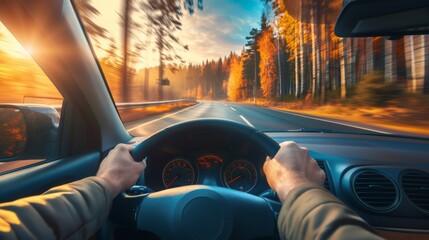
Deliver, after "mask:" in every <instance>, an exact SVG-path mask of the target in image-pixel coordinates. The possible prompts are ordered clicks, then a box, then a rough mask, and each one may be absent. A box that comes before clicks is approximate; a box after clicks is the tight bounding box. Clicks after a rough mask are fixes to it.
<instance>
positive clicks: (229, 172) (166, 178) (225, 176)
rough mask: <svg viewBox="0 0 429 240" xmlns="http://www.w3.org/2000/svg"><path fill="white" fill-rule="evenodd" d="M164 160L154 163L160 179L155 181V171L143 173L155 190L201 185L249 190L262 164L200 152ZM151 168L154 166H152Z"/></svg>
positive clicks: (258, 176) (256, 178)
mask: <svg viewBox="0 0 429 240" xmlns="http://www.w3.org/2000/svg"><path fill="white" fill-rule="evenodd" d="M163 159H164V160H161V162H164V163H163V164H157V165H158V166H157V168H158V169H159V171H158V172H162V173H161V174H160V175H161V176H159V177H160V178H161V181H159V180H158V181H156V180H155V179H159V178H157V176H156V174H155V173H154V172H152V173H149V174H148V175H147V176H145V178H146V184H147V185H148V186H150V187H152V188H153V189H154V190H162V189H167V188H175V187H180V186H186V185H193V184H202V185H209V186H210V185H211V186H221V187H226V188H231V189H235V190H238V191H241V192H252V190H254V188H255V186H257V184H258V180H259V178H260V175H261V173H262V164H258V163H255V162H254V161H252V159H247V158H244V157H237V156H235V157H228V156H227V157H225V156H223V155H222V154H213V153H203V154H199V155H196V156H194V157H193V158H192V157H191V158H190V157H189V156H188V157H177V158H170V159H168V160H165V158H163ZM158 162H159V161H158ZM154 168H156V167H152V169H154ZM158 175H159V174H158ZM159 182H162V184H160V183H159Z"/></svg>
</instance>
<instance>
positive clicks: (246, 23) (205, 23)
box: [178, 0, 262, 63]
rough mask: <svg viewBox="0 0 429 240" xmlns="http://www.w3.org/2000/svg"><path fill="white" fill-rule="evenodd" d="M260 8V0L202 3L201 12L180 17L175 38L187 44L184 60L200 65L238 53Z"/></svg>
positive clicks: (255, 24) (207, 0) (256, 18)
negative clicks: (179, 25)
mask: <svg viewBox="0 0 429 240" xmlns="http://www.w3.org/2000/svg"><path fill="white" fill-rule="evenodd" d="M261 9H262V4H261V3H260V1H259V0H240V1H238V0H205V1H204V10H203V11H197V12H196V13H195V14H194V15H193V16H189V15H184V16H183V18H182V20H183V21H182V22H183V30H182V32H180V33H179V34H178V35H179V36H180V39H181V40H182V42H183V43H185V44H188V45H189V51H187V52H184V53H183V54H182V55H183V58H184V59H185V60H186V61H187V62H191V63H201V62H202V61H204V60H205V59H217V58H219V57H223V56H225V55H229V53H230V52H231V51H235V52H239V51H241V50H242V49H243V46H244V44H245V43H246V39H245V37H246V36H247V35H248V33H249V31H250V30H251V29H252V28H254V27H258V26H259V19H260V12H261Z"/></svg>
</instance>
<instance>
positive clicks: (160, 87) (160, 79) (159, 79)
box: [158, 29, 164, 101]
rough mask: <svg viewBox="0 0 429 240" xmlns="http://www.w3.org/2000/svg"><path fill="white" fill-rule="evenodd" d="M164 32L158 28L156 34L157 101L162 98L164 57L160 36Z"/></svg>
mask: <svg viewBox="0 0 429 240" xmlns="http://www.w3.org/2000/svg"><path fill="white" fill-rule="evenodd" d="M163 34H164V31H163V29H161V30H160V33H159V36H158V44H159V45H158V47H159V69H158V101H162V100H163V92H162V84H161V83H162V79H163V78H164V59H163V51H164V42H163V39H162V36H163Z"/></svg>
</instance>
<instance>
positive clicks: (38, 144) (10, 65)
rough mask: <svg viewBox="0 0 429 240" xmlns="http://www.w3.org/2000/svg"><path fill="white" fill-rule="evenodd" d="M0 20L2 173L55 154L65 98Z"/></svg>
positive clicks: (29, 50)
mask: <svg viewBox="0 0 429 240" xmlns="http://www.w3.org/2000/svg"><path fill="white" fill-rule="evenodd" d="M31 51H37V49H24V48H23V47H22V46H21V45H20V44H19V43H18V41H17V40H16V39H15V38H14V37H13V35H12V34H11V33H10V32H9V31H8V30H7V28H6V27H5V26H4V25H3V24H2V23H1V22H0V174H2V173H5V172H8V171H12V170H14V169H17V168H21V167H25V166H28V165H30V164H34V163H37V162H40V161H43V160H46V159H51V158H54V157H55V154H56V147H57V143H58V141H57V138H58V127H59V120H60V113H61V106H62V101H63V98H62V96H61V94H60V93H59V92H58V90H57V89H56V88H55V86H54V85H53V84H52V82H51V81H50V80H49V78H48V77H47V76H46V75H45V73H44V72H43V71H42V70H41V69H40V67H39V66H38V65H37V64H36V63H35V61H34V60H33V59H32V58H31V57H30V55H29V53H31Z"/></svg>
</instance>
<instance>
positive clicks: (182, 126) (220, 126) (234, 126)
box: [131, 118, 280, 162]
mask: <svg viewBox="0 0 429 240" xmlns="http://www.w3.org/2000/svg"><path fill="white" fill-rule="evenodd" d="M198 128H203V129H213V130H218V131H225V132H228V133H232V134H235V135H239V136H241V137H243V138H245V139H247V140H249V141H251V142H253V143H254V144H257V145H258V146H260V147H261V149H262V151H263V152H264V153H265V154H266V155H267V156H269V157H270V158H273V157H274V156H275V155H276V153H277V152H278V151H279V149H280V146H279V144H278V143H277V142H276V141H274V140H273V139H272V138H270V137H268V136H267V135H266V134H265V133H263V132H261V131H259V130H257V129H256V128H253V127H249V126H247V125H244V124H241V123H239V122H235V121H231V120H225V119H213V118H207V119H197V120H191V121H186V122H181V123H177V124H174V125H171V126H169V127H167V128H164V129H162V130H160V131H158V132H156V133H154V134H153V135H152V136H150V137H148V138H147V139H145V140H144V141H143V142H141V143H139V144H138V145H137V146H136V147H135V148H134V149H133V150H132V151H131V156H132V157H133V158H134V160H135V161H137V162H140V161H142V160H143V159H145V158H146V157H147V154H148V153H149V151H150V149H152V148H153V147H155V146H157V145H158V144H159V143H160V142H162V141H163V140H165V139H166V138H168V137H172V136H174V135H175V134H177V133H179V132H183V131H191V130H195V129H198Z"/></svg>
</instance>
